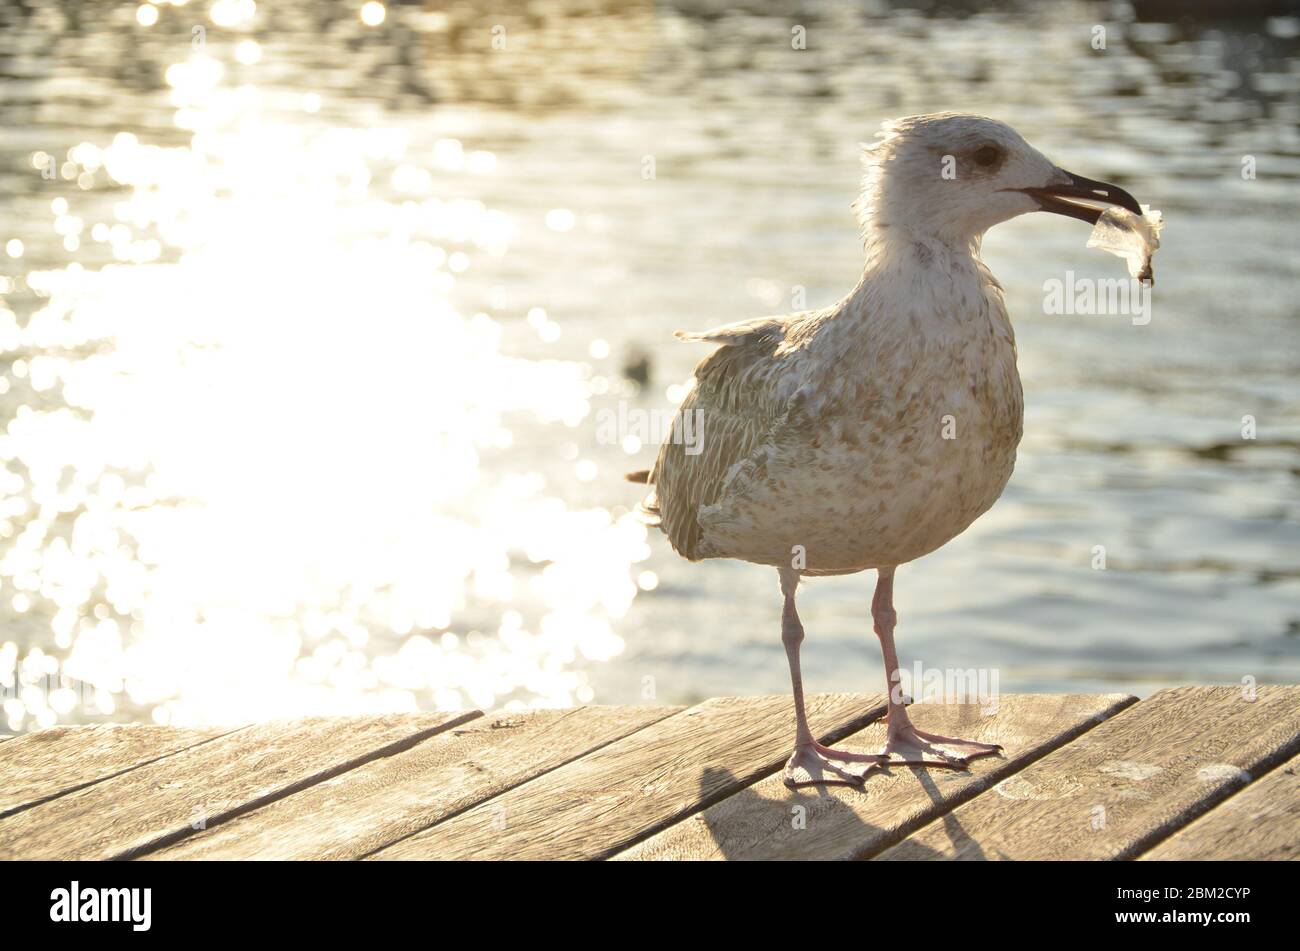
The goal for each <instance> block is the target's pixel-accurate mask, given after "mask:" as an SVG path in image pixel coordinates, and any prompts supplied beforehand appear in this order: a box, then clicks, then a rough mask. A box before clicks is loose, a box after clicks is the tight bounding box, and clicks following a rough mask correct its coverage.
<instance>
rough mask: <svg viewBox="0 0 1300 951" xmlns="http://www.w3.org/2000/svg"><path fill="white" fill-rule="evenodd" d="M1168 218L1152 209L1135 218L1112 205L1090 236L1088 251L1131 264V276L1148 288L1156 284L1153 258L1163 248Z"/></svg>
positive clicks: (1147, 209)
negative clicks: (1101, 252)
mask: <svg viewBox="0 0 1300 951" xmlns="http://www.w3.org/2000/svg"><path fill="white" fill-rule="evenodd" d="M1164 226H1165V218H1164V215H1162V214H1161V213H1160V212H1158V211H1152V210H1151V208H1150V206H1148V205H1143V206H1142V214H1141V215H1140V216H1139V215H1135V214H1133V212H1131V211H1129V210H1128V209H1127V208H1121V207H1119V206H1118V205H1111V206H1110V207H1109V208H1107V209H1106V210H1105V211H1103V212H1102V213H1101V217H1100V218H1098V219H1097V223H1096V224H1095V225H1094V226H1093V228H1092V234H1091V235H1089V236H1088V247H1090V248H1101V249H1102V250H1103V251H1109V252H1110V253H1111V254H1115V255H1118V256H1119V257H1121V258H1123V259H1124V261H1125V262H1126V263H1127V264H1128V273H1129V275H1130V276H1131V277H1135V278H1137V279H1138V280H1139V281H1142V282H1143V283H1145V284H1152V283H1154V279H1153V278H1152V274H1151V256H1152V255H1153V254H1155V253H1156V249H1157V248H1159V247H1160V229H1161V228H1163V227H1164Z"/></svg>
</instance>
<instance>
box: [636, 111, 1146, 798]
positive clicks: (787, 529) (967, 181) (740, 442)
mask: <svg viewBox="0 0 1300 951" xmlns="http://www.w3.org/2000/svg"><path fill="white" fill-rule="evenodd" d="M863 166H864V176H863V185H862V191H861V194H860V196H859V198H858V200H857V202H855V204H854V209H855V210H856V212H857V214H858V218H859V221H860V223H861V227H862V237H863V245H864V251H865V265H864V267H863V271H862V276H861V278H860V279H859V280H858V283H857V286H856V287H854V288H853V290H852V291H850V292H849V294H848V295H847V296H846V297H845V298H844V299H843V300H841V301H840V302H839V303H837V304H835V305H834V306H832V307H829V308H826V309H825V310H814V311H806V312H803V313H798V314H790V315H786V316H780V317H762V318H758V319H755V320H748V321H743V322H740V323H735V324H728V325H726V326H722V327H718V328H716V329H714V330H707V331H704V332H702V333H687V332H683V331H678V332H677V336H678V337H679V338H680V339H682V340H685V341H690V342H698V343H706V344H713V345H715V347H716V349H715V350H714V351H713V352H712V353H710V355H709V356H707V357H706V358H705V359H704V360H703V361H701V362H700V364H699V365H698V366H697V367H696V369H695V374H694V379H693V380H692V383H691V387H690V389H689V391H688V393H687V396H686V398H685V399H684V400H683V402H682V404H681V406H680V408H679V410H678V413H677V417H676V420H675V422H674V425H673V429H672V431H671V433H670V434H669V436H668V438H666V439H665V441H664V443H663V445H662V446H661V447H660V449H659V454H658V457H657V459H656V461H655V464H654V467H653V469H650V470H644V471H641V472H636V473H629V474H628V476H627V478H628V479H629V480H630V481H633V482H643V483H647V484H648V486H649V494H648V495H647V496H646V497H645V499H644V500H643V501H642V502H641V504H640V506H639V507H638V512H639V514H640V515H641V517H642V519H643V520H644V521H646V522H647V523H648V524H650V525H654V526H658V527H659V528H660V529H661V530H662V531H663V532H664V534H665V535H667V536H668V540H669V542H670V543H671V544H672V547H673V548H674V550H676V551H677V552H678V553H679V554H681V555H683V556H685V557H686V558H688V559H690V560H691V561H698V560H701V559H704V558H736V559H740V560H743V561H748V562H753V563H755V564H760V565H770V566H773V567H775V568H776V569H777V573H778V575H779V576H780V589H781V595H782V598H783V600H784V604H783V608H782V613H781V640H782V642H783V644H784V646H785V652H786V657H787V659H788V661H789V665H790V681H791V686H792V689H793V693H794V710H795V745H794V752H793V753H792V754H791V756H790V758H789V761H788V762H787V763H786V766H785V772H784V778H785V782H786V784H787V785H789V786H804V785H813V784H819V783H846V784H851V785H857V784H860V783H861V782H863V781H864V778H865V776H866V774H867V773H869V772H870V770H871V769H873V768H876V767H885V766H887V765H889V764H895V763H897V764H913V765H919V766H937V767H949V768H957V769H964V768H966V766H967V763H968V761H969V760H971V759H973V758H975V757H978V756H986V755H994V754H997V753H999V752H1000V751H1001V747H999V746H997V745H995V744H990V743H977V742H973V741H970V740H963V739H960V738H956V737H949V736H941V735H938V734H934V733H927V732H925V731H923V730H919V729H917V728H916V727H915V726H914V725H913V724H912V721H911V719H910V717H909V716H908V712H907V708H906V704H907V702H908V698H906V697H904V696H903V695H902V691H901V687H899V686H898V685H899V682H900V680H901V674H900V672H899V671H900V668H899V662H898V653H897V651H896V650H895V647H894V628H895V625H896V623H897V614H896V612H895V610H894V603H893V602H894V598H893V595H894V573H895V571H896V570H897V569H898V566H899V565H903V564H907V563H908V562H911V561H915V560H916V559H917V558H920V557H921V556H922V555H926V554H928V553H930V552H932V551H934V550H935V549H937V548H939V547H940V546H941V545H943V544H945V543H946V542H948V541H950V540H951V539H953V538H955V537H956V536H957V535H960V534H961V533H962V532H963V531H965V529H966V528H967V527H968V526H969V525H970V524H971V523H972V522H974V521H975V519H977V518H978V517H979V516H980V515H982V514H983V513H984V512H986V511H987V510H988V509H989V507H990V506H992V505H993V503H994V502H996V501H997V499H998V496H1000V495H1001V494H1002V490H1003V488H1005V486H1006V484H1007V481H1008V480H1009V479H1010V478H1011V470H1012V468H1013V466H1014V465H1015V461H1016V447H1017V445H1018V444H1019V442H1020V436H1021V432H1022V419H1023V396H1022V391H1021V386H1020V376H1019V374H1018V372H1017V369H1016V343H1015V335H1014V333H1013V331H1012V327H1011V320H1010V317H1009V315H1008V314H1007V308H1006V304H1005V300H1004V295H1003V290H1002V286H1001V285H1000V284H999V283H998V281H997V279H996V278H995V277H994V276H993V274H992V273H991V272H990V271H989V269H988V267H987V266H986V265H985V264H984V262H983V261H982V260H981V259H980V243H981V240H982V238H983V235H984V232H986V231H987V230H988V229H989V228H991V227H993V226H994V225H996V224H998V223H1000V222H1003V221H1007V220H1009V219H1011V218H1015V217H1016V216H1018V215H1022V214H1025V213H1027V212H1031V211H1048V212H1053V213H1055V214H1060V215H1066V216H1069V217H1072V218H1078V219H1080V220H1082V221H1086V222H1088V223H1090V224H1096V222H1097V220H1098V218H1099V217H1100V216H1101V214H1102V209H1103V208H1104V207H1107V206H1113V205H1118V206H1120V207H1122V208H1124V209H1127V210H1128V211H1131V212H1133V213H1134V214H1135V215H1139V216H1140V215H1141V214H1142V208H1141V207H1140V206H1139V205H1138V203H1137V201H1136V200H1135V199H1134V198H1133V196H1132V195H1130V194H1129V193H1128V192H1126V191H1124V190H1123V189H1121V188H1117V187H1116V186H1114V185H1110V184H1107V183H1105V182H1097V181H1093V180H1091V179H1087V178H1083V177H1081V176H1079V175H1074V174H1072V173H1070V172H1066V171H1063V170H1062V169H1060V168H1058V167H1057V166H1056V165H1054V164H1053V163H1052V162H1051V161H1049V160H1048V159H1047V158H1046V157H1044V156H1043V155H1042V154H1041V153H1040V152H1038V151H1037V150H1035V149H1034V148H1033V147H1032V146H1030V145H1029V144H1028V143H1027V142H1026V141H1025V140H1024V139H1023V138H1022V137H1021V136H1020V135H1019V134H1018V133H1017V132H1016V131H1015V130H1014V129H1012V128H1011V127H1010V126H1008V125H1005V124H1004V123H1002V122H998V121H996V120H993V119H989V118H985V117H983V116H975V115H964V114H957V113H941V114H934V115H922V116H911V117H907V118H902V119H897V120H893V121H890V122H886V123H885V124H884V125H883V126H882V129H881V132H880V134H879V136H878V141H877V142H875V143H874V144H871V145H864V146H863ZM692 427H693V428H692ZM684 431H688V432H692V433H695V434H697V437H696V438H694V439H691V440H689V441H687V440H683V439H682V438H680V437H681V434H682V433H683V432H684ZM872 568H874V569H875V570H876V572H877V581H876V587H875V594H874V596H873V598H872V601H871V616H872V620H873V622H874V629H875V633H876V635H877V637H878V638H879V641H880V648H881V653H882V655H883V657H884V665H885V674H886V678H887V681H886V693H887V695H888V703H887V710H888V721H887V722H888V729H887V734H886V742H885V744H884V747H883V749H881V750H880V751H879V752H876V753H857V752H848V751H842V750H836V749H833V748H831V747H827V746H824V745H822V744H821V743H819V742H818V741H817V739H816V738H815V736H814V734H813V732H812V731H811V729H810V728H809V726H808V717H807V714H806V711H805V707H804V697H803V681H802V677H801V676H800V671H799V647H800V644H801V643H802V642H803V639H804V629H803V625H802V623H801V622H800V620H799V613H798V611H797V610H796V608H795V590H796V589H797V588H798V586H799V581H800V579H801V578H803V577H804V576H818V575H842V574H851V573H854V572H859V571H865V570H867V569H872Z"/></svg>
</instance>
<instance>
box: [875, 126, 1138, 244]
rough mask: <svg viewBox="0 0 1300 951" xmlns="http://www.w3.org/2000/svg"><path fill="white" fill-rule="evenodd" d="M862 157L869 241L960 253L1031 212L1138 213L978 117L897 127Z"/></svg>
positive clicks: (1115, 191) (1129, 199) (1107, 188)
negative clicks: (893, 239) (935, 243)
mask: <svg viewBox="0 0 1300 951" xmlns="http://www.w3.org/2000/svg"><path fill="white" fill-rule="evenodd" d="M863 149H864V151H863V163H864V166H865V170H866V174H865V176H864V180H863V189H862V196H861V197H860V198H859V199H858V202H857V204H856V205H855V207H856V209H857V211H858V216H859V218H860V220H861V222H862V226H863V229H864V230H865V231H866V232H867V233H868V235H870V234H871V233H872V232H876V231H883V235H882V236H888V235H889V234H890V233H893V232H902V233H908V234H911V235H914V236H924V237H928V238H934V239H938V240H940V241H943V242H945V243H948V244H954V245H959V246H960V245H967V244H970V243H972V242H978V240H979V239H980V237H981V236H982V235H983V234H984V232H985V231H987V230H988V229H989V228H991V227H993V226H994V225H996V224H998V223H1000V222H1003V221H1007V220H1009V219H1011V218H1014V217H1016V216H1017V215H1023V214H1025V213H1027V212H1030V211H1050V212H1053V213H1055V214H1061V215H1067V216H1069V217H1072V218H1079V219H1081V220H1083V221H1087V222H1089V223H1096V221H1097V218H1098V217H1099V216H1100V214H1101V209H1100V208H1097V207H1094V206H1093V205H1089V204H1084V202H1093V203H1097V204H1103V205H1104V204H1116V205H1121V206H1122V207H1124V208H1127V209H1128V210H1129V211H1132V212H1134V213H1135V214H1139V215H1140V214H1141V213H1142V211H1141V208H1140V207H1139V206H1138V203H1137V201H1136V200H1135V199H1134V198H1133V196H1132V195H1130V194H1129V193H1128V192H1126V191H1124V189H1122V188H1118V187H1117V186H1115V185H1108V184H1106V183H1105V182H1096V181H1093V180H1091V179H1087V178H1083V177H1082V176H1079V175H1074V174H1072V173H1070V172H1067V171H1065V170H1063V169H1060V168H1057V167H1056V166H1055V165H1054V164H1052V162H1051V161H1049V160H1048V159H1047V157H1046V156H1044V155H1043V154H1042V153H1041V152H1039V151H1038V150H1037V149H1035V148H1034V147H1033V146H1031V145H1030V144H1029V143H1028V142H1026V141H1025V140H1024V139H1023V138H1022V137H1021V135H1020V133H1018V132H1017V131H1016V130H1015V129H1013V128H1011V126H1009V125H1007V124H1006V123H1003V122H998V121H997V120H995V119H988V118H985V117H984V116H972V115H963V114H960V113H936V114H934V115H925V116H909V117H908V118H905V119H896V120H893V121H892V122H886V123H885V124H884V125H883V126H882V127H881V132H880V137H879V141H877V142H876V143H874V144H872V145H865V146H864V147H863Z"/></svg>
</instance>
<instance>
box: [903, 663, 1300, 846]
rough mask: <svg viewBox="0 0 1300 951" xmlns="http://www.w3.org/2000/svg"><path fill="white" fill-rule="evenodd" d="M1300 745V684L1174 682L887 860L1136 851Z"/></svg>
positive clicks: (930, 828)
mask: <svg viewBox="0 0 1300 951" xmlns="http://www.w3.org/2000/svg"><path fill="white" fill-rule="evenodd" d="M1297 749H1300V687H1260V688H1258V692H1257V696H1256V697H1255V699H1254V700H1253V701H1249V700H1247V699H1245V697H1244V696H1243V692H1242V690H1241V688H1239V687H1178V688H1175V689H1172V690H1162V691H1160V692H1158V693H1156V694H1155V695H1153V696H1152V697H1151V698H1150V699H1148V700H1144V701H1142V702H1141V703H1138V704H1136V705H1134V706H1132V707H1130V708H1129V709H1128V710H1125V711H1124V712H1123V713H1121V714H1119V715H1118V716H1116V717H1114V718H1113V719H1110V720H1107V721H1106V722H1105V723H1103V724H1102V725H1101V726H1099V727H1097V728H1096V729H1094V730H1090V731H1089V732H1087V733H1085V734H1083V735H1082V736H1081V737H1079V738H1078V739H1077V740H1075V741H1074V742H1072V743H1068V744H1066V745H1065V746H1064V747H1062V748H1061V749H1059V750H1056V751H1055V752H1054V753H1050V754H1049V755H1047V756H1046V757H1044V758H1043V759H1041V760H1039V761H1038V762H1037V763H1034V764H1033V765H1032V766H1029V767H1028V768H1027V769H1025V770H1023V771H1021V772H1020V773H1017V774H1015V775H1014V776H1012V777H1010V778H1009V779H1007V780H1005V781H1003V782H1002V783H999V784H998V785H997V786H996V787H994V789H993V790H992V791H990V792H987V793H985V794H984V795H982V796H978V797H976V798H975V799H974V800H972V801H971V802H968V803H966V804H965V805H962V806H959V807H958V808H957V809H955V810H953V811H952V812H951V813H949V814H948V815H947V816H945V817H943V818H942V819H941V820H938V821H935V822H931V823H930V824H929V825H927V826H925V827H924V828H923V829H921V830H920V831H919V832H917V833H915V834H914V835H912V836H911V837H910V838H908V839H905V840H904V841H903V842H901V843H899V844H898V845H896V846H894V847H893V848H892V849H889V850H888V851H887V852H884V853H883V854H882V855H881V856H880V858H882V859H932V858H958V859H1129V858H1134V857H1136V856H1137V855H1139V854H1141V853H1142V852H1143V851H1145V850H1146V849H1148V848H1150V847H1151V846H1152V845H1153V844H1154V843H1156V842H1159V841H1160V840H1161V839H1163V838H1165V837H1166V836H1168V835H1170V834H1171V833H1173V832H1174V831H1175V830H1177V829H1179V828H1181V827H1182V826H1185V825H1186V824H1187V823H1189V822H1191V821H1192V820H1193V819H1194V818H1196V817H1197V816H1199V815H1200V814H1201V813H1203V812H1205V811H1206V810H1207V809H1210V808H1211V807H1212V806H1214V805H1215V804H1216V803H1218V802H1220V801H1222V800H1223V799H1225V798H1227V797H1228V796H1229V795H1231V793H1232V792H1233V791H1234V790H1236V789H1238V788H1240V787H1241V786H1242V785H1243V784H1244V783H1245V782H1246V780H1247V779H1248V775H1249V774H1250V773H1252V772H1254V773H1258V772H1261V771H1263V770H1266V769H1268V768H1269V767H1270V766H1272V765H1274V764H1276V763H1278V762H1281V761H1282V760H1283V759H1285V758H1287V757H1290V756H1291V755H1293V754H1294V753H1295V752H1296V750H1297Z"/></svg>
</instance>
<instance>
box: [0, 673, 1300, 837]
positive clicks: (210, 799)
mask: <svg viewBox="0 0 1300 951" xmlns="http://www.w3.org/2000/svg"><path fill="white" fill-rule="evenodd" d="M883 714H884V703H883V698H882V697H880V696H863V695H846V694H822V695H817V696H814V697H812V698H810V706H809V718H810V721H811V723H812V725H813V728H814V729H819V730H820V731H821V734H820V736H821V739H822V741H823V742H835V743H837V744H838V745H840V746H842V747H845V748H847V749H852V750H869V749H872V748H875V747H878V746H879V745H880V744H881V743H882V742H883V740H884V724H883V722H882V717H883ZM912 718H913V720H914V721H915V723H916V725H917V726H918V727H920V728H921V729H925V730H930V731H933V732H938V733H945V734H959V735H963V736H967V737H970V738H972V739H979V740H984V741H987V742H996V743H1000V744H1002V745H1003V747H1004V748H1005V753H1004V755H1003V756H1002V757H1001V758H997V757H988V758H983V759H979V760H976V761H974V762H973V763H972V764H971V766H970V769H969V770H966V771H957V770H919V769H913V768H908V767H904V768H891V769H889V770H887V771H886V770H879V771H874V772H873V773H872V774H870V775H869V776H868V778H867V780H866V782H865V783H864V784H863V785H862V786H861V787H857V788H854V787H846V786H829V787H813V788H805V789H800V790H789V789H787V788H786V787H785V786H784V785H783V783H782V781H781V777H780V767H781V765H782V763H783V761H784V759H785V757H786V756H787V755H788V753H789V744H790V742H791V737H792V735H793V713H792V709H791V703H790V699H789V698H788V697H784V696H782V697H749V698H718V699H714V700H709V701H706V702H704V703H701V704H699V705H697V706H694V707H689V708H680V707H667V706H644V707H594V706H593V707H578V708H575V709H571V710H553V711H537V712H530V713H521V714H508V715H505V714H482V713H479V712H477V711H470V712H464V713H454V714H451V713H446V714H437V713H431V714H412V715H400V716H376V717H360V718H343V719H333V718H331V719H305V720H295V721H289V722H275V723H265V724H259V725H254V726H246V727H242V728H238V729H228V730H189V729H178V728H171V727H159V726H92V727H61V728H55V729H50V730H44V731H39V732H36V733H31V734H27V735H24V736H19V737H15V738H12V739H7V740H5V741H3V742H0V859H128V858H134V859H207V858H218V859H607V858H613V859H850V858H852V859H858V858H876V859H1038V858H1047V859H1222V858H1242V859H1295V858H1300V771H1298V767H1300V755H1297V754H1300V687H1293V686H1265V687H1260V688H1258V689H1257V691H1256V692H1255V693H1254V695H1253V696H1250V695H1247V694H1246V693H1245V692H1244V690H1243V688H1241V687H1179V688H1175V689H1170V690H1162V691H1160V692H1158V693H1156V694H1154V695H1153V696H1151V697H1150V698H1149V699H1146V700H1142V701H1138V700H1136V699H1135V698H1133V697H1129V696H1125V695H1122V694H1108V695H1101V696H1089V695H1080V694H1065V695H1049V694H1034V695H1013V696H1004V697H1001V698H999V700H998V702H997V704H996V708H995V709H982V708H981V707H979V706H977V705H936V704H918V705H915V706H913V707H912Z"/></svg>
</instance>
